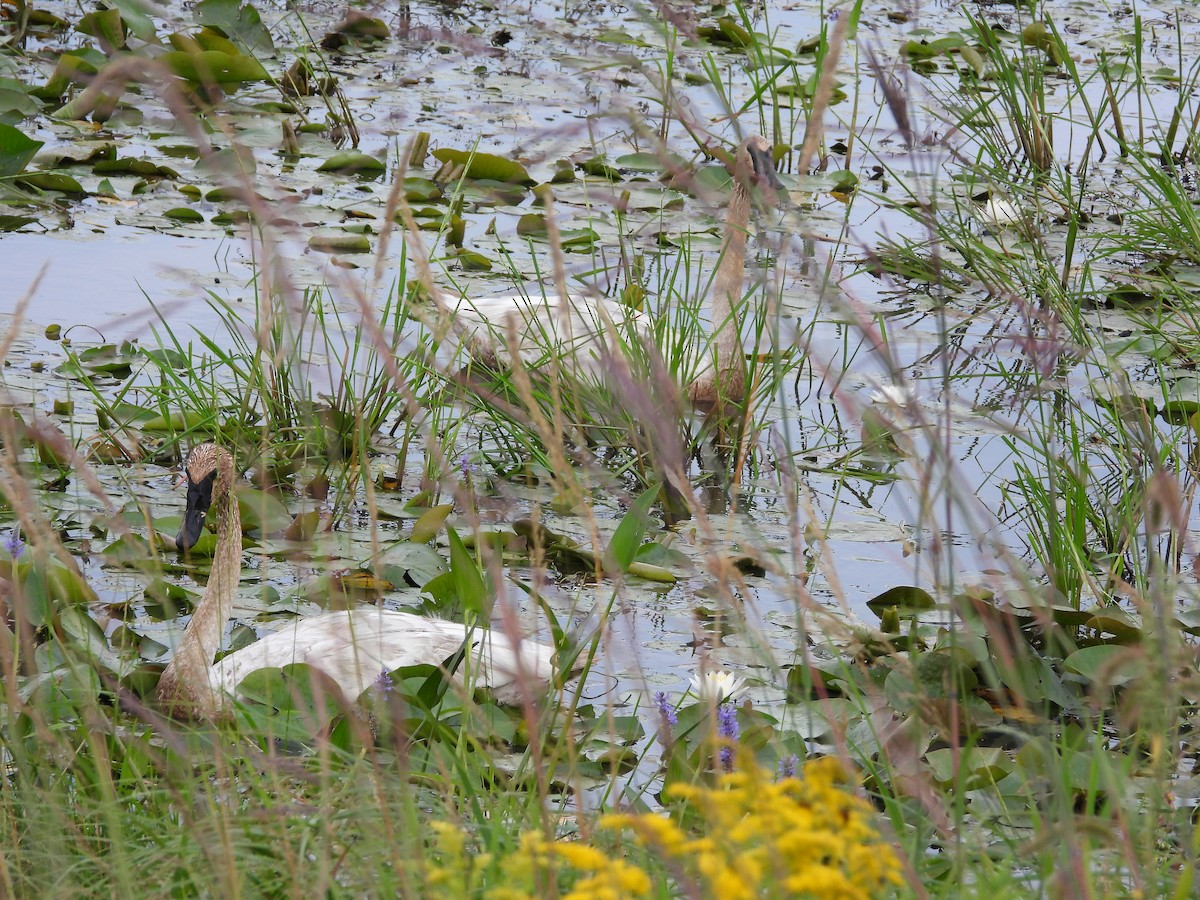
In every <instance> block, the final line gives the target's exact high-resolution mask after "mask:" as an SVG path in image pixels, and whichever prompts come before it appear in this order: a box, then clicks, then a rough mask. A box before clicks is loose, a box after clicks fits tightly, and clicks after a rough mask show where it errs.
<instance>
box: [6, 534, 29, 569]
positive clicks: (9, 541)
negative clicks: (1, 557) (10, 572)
mask: <svg viewBox="0 0 1200 900" xmlns="http://www.w3.org/2000/svg"><path fill="white" fill-rule="evenodd" d="M4 549H5V550H7V551H8V555H9V556H11V557H12V559H13V562H16V561H17V560H18V559H20V558H21V554H22V553H24V552H25V542H24V541H23V540H21V535H20V534H19V533H18V532H17V529H15V528H14V529H12V530H11V531H10V532H9V533H8V534H7V535H5V537H4Z"/></svg>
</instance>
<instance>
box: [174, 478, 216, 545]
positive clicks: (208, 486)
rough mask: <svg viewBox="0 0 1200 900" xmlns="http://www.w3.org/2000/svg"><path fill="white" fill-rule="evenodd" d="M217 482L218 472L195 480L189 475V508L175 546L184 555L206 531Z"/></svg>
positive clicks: (186, 509) (184, 515)
mask: <svg viewBox="0 0 1200 900" xmlns="http://www.w3.org/2000/svg"><path fill="white" fill-rule="evenodd" d="M216 481H217V470H216V469H213V470H212V471H211V472H209V473H208V474H206V475H204V476H202V477H201V478H200V479H198V480H195V479H193V478H192V473H191V472H188V473H187V507H186V508H185V509H184V511H183V524H182V525H180V526H179V534H178V535H176V537H175V545H176V546H177V547H178V548H179V551H180V552H181V553H182V552H183V551H184V550H190V549H192V547H194V546H196V541H198V540H200V534H201V532H202V531H204V518H205V516H207V515H208V508H209V507H210V506H212V500H213V486H214V485H215V484H216Z"/></svg>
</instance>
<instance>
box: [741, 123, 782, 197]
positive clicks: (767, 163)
mask: <svg viewBox="0 0 1200 900" xmlns="http://www.w3.org/2000/svg"><path fill="white" fill-rule="evenodd" d="M742 146H743V147H745V149H746V154H747V155H748V156H749V157H750V166H749V170H750V175H751V176H752V180H753V181H754V182H755V183H756V184H758V185H760V186H761V187H764V188H770V189H771V190H774V191H778V190H779V189H780V188H782V187H783V182H782V181H780V180H779V174H778V173H777V172H776V171H775V158H774V156H772V154H771V149H772V148H771V143H770V141H768V140H767V139H766V138H762V137H759V136H758V135H755V136H754V137H749V138H746V140H745V141H743V142H742Z"/></svg>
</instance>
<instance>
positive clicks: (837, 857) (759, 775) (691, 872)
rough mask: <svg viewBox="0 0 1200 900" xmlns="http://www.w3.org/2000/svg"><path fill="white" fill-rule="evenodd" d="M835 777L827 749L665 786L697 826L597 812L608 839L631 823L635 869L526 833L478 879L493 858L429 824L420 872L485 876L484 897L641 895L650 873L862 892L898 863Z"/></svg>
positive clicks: (454, 881) (782, 889) (761, 887)
mask: <svg viewBox="0 0 1200 900" xmlns="http://www.w3.org/2000/svg"><path fill="white" fill-rule="evenodd" d="M842 778H843V776H842V772H841V768H840V766H839V765H838V764H837V762H836V760H833V759H830V758H826V759H820V760H816V761H813V762H810V763H808V764H807V765H806V766H805V768H804V776H803V777H802V778H785V779H783V780H781V781H772V780H771V778H770V777H769V775H768V774H767V773H766V772H765V771H762V770H759V769H752V768H748V769H747V770H744V771H737V772H733V773H730V774H726V775H722V776H720V777H719V778H718V779H717V781H716V784H715V786H713V787H705V786H700V785H676V786H674V787H672V788H671V789H670V796H671V797H674V798H677V799H683V800H686V801H688V803H689V804H690V805H691V807H692V808H693V809H694V811H695V812H696V813H697V814H698V818H699V828H698V829H697V831H698V832H699V835H698V836H693V835H691V834H689V833H688V832H687V831H685V830H684V829H683V828H682V827H681V826H680V825H679V824H678V823H677V822H676V821H675V820H674V819H672V818H670V817H668V816H667V815H664V814H654V813H644V814H639V815H607V816H604V817H602V818H601V820H600V823H599V827H600V829H601V830H602V831H605V832H608V833H609V834H610V835H611V837H612V838H616V839H617V841H618V844H619V843H620V840H621V835H623V834H626V833H629V832H631V833H632V835H633V838H634V841H635V842H636V843H637V845H638V846H639V847H640V848H642V850H641V855H642V859H645V860H646V861H647V863H648V864H647V865H646V866H645V868H643V867H639V866H638V865H635V864H634V863H632V862H630V861H628V860H627V859H625V858H623V857H625V856H626V854H625V853H623V852H619V851H618V852H613V851H611V850H602V849H599V848H598V847H597V846H593V844H592V843H582V842H567V841H549V840H547V839H546V838H545V837H544V836H543V835H541V834H539V833H536V832H530V833H527V834H525V835H523V836H522V838H521V844H520V847H519V848H518V849H517V850H516V851H515V852H513V853H511V854H509V855H508V856H506V857H504V858H503V859H501V860H500V861H499V863H498V865H497V866H496V867H495V869H494V870H493V871H492V872H491V877H486V878H484V877H480V876H483V874H484V871H485V870H486V869H487V868H489V867H490V866H491V863H492V860H491V858H490V857H478V856H477V857H475V858H474V859H470V858H469V857H467V856H466V854H465V852H464V851H465V847H464V840H463V835H462V834H461V832H458V830H457V829H456V828H454V827H453V826H449V825H446V823H437V824H438V825H439V826H440V827H438V828H437V831H436V833H437V836H438V840H437V844H438V851H439V855H440V856H441V860H440V862H441V867H444V868H441V867H439V871H436V872H431V873H429V875H430V877H429V881H428V884H429V887H430V888H433V889H434V890H432V891H431V894H432V895H434V896H451V894H454V895H455V896H463V894H462V893H458V892H459V891H466V892H474V891H473V890H472V889H475V890H478V889H479V888H481V887H482V885H481V883H480V882H484V881H491V882H493V884H492V886H491V887H490V888H484V889H483V890H482V895H483V896H484V897H486V898H488V900H531V898H537V897H542V896H547V895H548V893H549V892H553V893H557V895H558V896H560V897H562V898H563V900H620V898H626V897H630V898H636V897H646V896H648V895H649V894H650V892H651V889H652V888H653V887H654V886H655V883H656V882H657V883H658V886H659V888H665V889H666V890H667V892H668V893H674V892H676V891H679V892H682V893H684V894H687V895H699V896H704V897H719V898H722V900H743V898H744V900H752V898H760V897H821V898H829V900H859V898H863V900H865V898H870V897H874V896H878V895H880V894H882V893H883V892H884V891H885V890H886V889H887V888H888V887H889V886H890V885H900V884H901V883H902V879H901V874H900V872H901V866H900V862H899V860H898V858H897V857H896V854H895V853H894V852H893V850H892V848H891V847H890V846H889V845H887V844H885V843H884V842H883V841H882V840H881V839H880V837H879V835H878V833H877V832H876V831H875V829H874V828H873V827H872V825H871V821H870V817H871V808H870V806H869V805H868V804H867V803H865V802H864V801H862V800H861V799H859V798H857V797H854V796H853V795H851V794H849V793H847V792H846V791H845V790H843V789H842V788H841V787H840V786H839V782H840V781H841V780H842ZM630 849H632V848H630ZM655 862H657V864H654V863H655ZM496 882H499V884H496ZM551 885H554V886H555V889H554V890H553V891H551V889H550V886H551Z"/></svg>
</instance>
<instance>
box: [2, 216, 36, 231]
mask: <svg viewBox="0 0 1200 900" xmlns="http://www.w3.org/2000/svg"><path fill="white" fill-rule="evenodd" d="M36 221H37V219H35V218H33V217H32V216H0V231H20V230H21V229H22V228H24V227H25V226H26V225H31V224H33V223H34V222H36Z"/></svg>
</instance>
